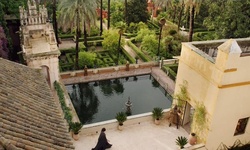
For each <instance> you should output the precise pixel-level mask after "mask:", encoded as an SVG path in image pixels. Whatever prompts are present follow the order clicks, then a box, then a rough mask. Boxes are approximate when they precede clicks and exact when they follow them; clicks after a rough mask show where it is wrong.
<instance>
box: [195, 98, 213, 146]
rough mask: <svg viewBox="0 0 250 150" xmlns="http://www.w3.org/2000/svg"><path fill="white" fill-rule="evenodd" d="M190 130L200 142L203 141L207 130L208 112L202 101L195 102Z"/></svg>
mask: <svg viewBox="0 0 250 150" xmlns="http://www.w3.org/2000/svg"><path fill="white" fill-rule="evenodd" d="M191 128H192V131H193V132H195V133H196V134H197V135H198V137H199V140H200V141H201V142H205V138H204V137H205V135H206V133H207V131H208V129H209V128H208V113H207V110H206V107H205V106H204V104H203V103H202V102H196V106H195V112H194V114H193V121H192V125H191Z"/></svg>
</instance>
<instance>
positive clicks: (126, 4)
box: [125, 0, 129, 26]
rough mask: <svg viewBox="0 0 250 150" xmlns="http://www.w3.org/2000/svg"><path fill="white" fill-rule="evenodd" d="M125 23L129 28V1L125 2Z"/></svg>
mask: <svg viewBox="0 0 250 150" xmlns="http://www.w3.org/2000/svg"><path fill="white" fill-rule="evenodd" d="M125 22H126V24H127V26H128V25H129V24H128V0H125Z"/></svg>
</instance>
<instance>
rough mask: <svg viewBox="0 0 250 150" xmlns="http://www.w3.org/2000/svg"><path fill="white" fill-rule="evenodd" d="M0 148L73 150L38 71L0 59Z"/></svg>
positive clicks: (54, 102)
mask: <svg viewBox="0 0 250 150" xmlns="http://www.w3.org/2000/svg"><path fill="white" fill-rule="evenodd" d="M8 147H10V148H8ZM11 147H12V148H11ZM13 147H16V148H13ZM1 149H6V150H10V149H11V150H14V149H17V150H19V149H21V150H22V149H29V150H33V149H43V150H45V149H50V150H52V149H56V150H66V149H67V150H71V149H74V146H73V142H72V139H71V137H70V134H69V132H68V128H67V126H66V121H65V120H64V119H63V116H62V115H61V114H60V106H59V105H58V103H56V100H55V99H54V98H53V94H52V92H51V90H50V88H49V85H48V84H47V81H46V79H45V77H44V76H43V74H42V73H41V71H40V70H38V69H31V68H29V67H27V66H24V65H21V64H17V63H14V62H11V61H8V60H5V59H2V58H0V150H1Z"/></svg>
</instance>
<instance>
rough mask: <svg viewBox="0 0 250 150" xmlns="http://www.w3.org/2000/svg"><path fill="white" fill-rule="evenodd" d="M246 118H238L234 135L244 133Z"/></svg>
mask: <svg viewBox="0 0 250 150" xmlns="http://www.w3.org/2000/svg"><path fill="white" fill-rule="evenodd" d="M248 119H249V117H248V118H242V119H239V120H238V123H237V126H236V129H235V132H234V135H239V134H244V133H245V129H246V126H247V122H248Z"/></svg>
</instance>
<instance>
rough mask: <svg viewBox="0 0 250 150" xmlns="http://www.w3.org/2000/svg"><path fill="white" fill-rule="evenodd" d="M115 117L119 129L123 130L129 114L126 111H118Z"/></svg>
mask: <svg viewBox="0 0 250 150" xmlns="http://www.w3.org/2000/svg"><path fill="white" fill-rule="evenodd" d="M115 119H116V120H117V121H118V130H122V127H123V123H124V121H126V120H127V115H126V113H125V112H118V113H117V114H116V117H115Z"/></svg>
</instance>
